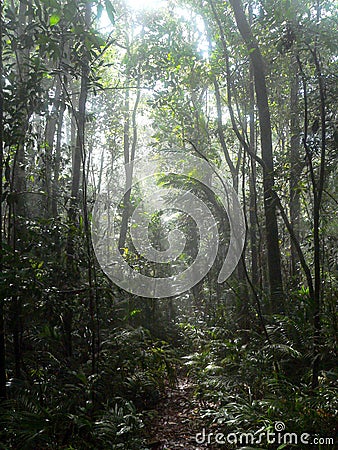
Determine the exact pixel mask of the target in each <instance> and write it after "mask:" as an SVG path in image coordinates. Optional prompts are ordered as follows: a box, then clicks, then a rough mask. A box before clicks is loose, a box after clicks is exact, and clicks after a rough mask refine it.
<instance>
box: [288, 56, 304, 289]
mask: <svg viewBox="0 0 338 450" xmlns="http://www.w3.org/2000/svg"><path fill="white" fill-rule="evenodd" d="M290 68H291V77H292V78H291V89H290V116H291V117H290V134H291V136H290V164H291V166H290V222H291V225H292V228H293V231H294V233H295V237H296V239H297V240H298V241H299V219H300V191H299V187H298V184H299V178H300V175H301V172H302V162H301V158H300V123H299V97H298V92H299V77H298V70H297V61H296V59H295V57H294V56H293V55H292V56H291V61H290ZM298 262H299V257H298V252H297V250H296V247H295V244H294V242H293V240H291V268H290V269H291V277H292V279H293V284H294V285H295V286H296V285H297V279H298V268H297V266H298Z"/></svg>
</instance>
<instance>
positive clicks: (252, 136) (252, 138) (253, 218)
mask: <svg viewBox="0 0 338 450" xmlns="http://www.w3.org/2000/svg"><path fill="white" fill-rule="evenodd" d="M249 21H250V25H251V22H252V6H251V4H250V5H249ZM254 84H255V80H254V72H253V67H252V62H251V61H250V69H249V147H250V152H251V153H252V154H253V155H256V128H255V88H254ZM256 172H257V171H256V161H255V159H254V158H253V157H252V156H250V175H249V190H250V202H249V220H250V247H251V277H252V284H253V285H254V286H255V287H257V286H258V282H259V274H258V242H257V228H258V223H257V222H258V221H257V191H256V182H257V180H256V178H257V173H256Z"/></svg>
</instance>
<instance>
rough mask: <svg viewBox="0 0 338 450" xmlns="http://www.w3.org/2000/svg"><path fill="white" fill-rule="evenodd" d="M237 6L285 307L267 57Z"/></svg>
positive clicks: (270, 250)
mask: <svg viewBox="0 0 338 450" xmlns="http://www.w3.org/2000/svg"><path fill="white" fill-rule="evenodd" d="M230 3H231V6H232V8H233V11H234V14H235V19H236V23H237V26H238V29H239V32H240V34H241V35H242V38H243V40H244V42H245V44H246V46H247V49H248V51H249V54H250V59H251V62H252V67H253V72H254V80H255V91H256V99H257V107H258V114H259V126H260V138H261V148H262V160H263V162H264V167H263V187H264V212H265V228H266V243H267V257H268V269H269V285H270V295H271V301H272V309H273V311H274V312H282V311H283V309H284V308H283V284H282V272H281V259H280V249H279V242H278V225H277V216H276V204H275V199H274V196H273V190H274V165H273V156H272V134H271V120H270V111H269V104H268V95H267V88H266V79H265V73H264V69H263V67H264V61H263V58H262V55H261V52H260V50H259V47H258V44H257V42H256V40H255V38H254V36H253V34H252V30H251V28H250V26H249V24H248V21H247V19H246V16H245V13H244V10H243V6H242V2H241V1H240V0H230Z"/></svg>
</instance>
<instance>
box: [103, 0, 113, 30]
mask: <svg viewBox="0 0 338 450" xmlns="http://www.w3.org/2000/svg"><path fill="white" fill-rule="evenodd" d="M104 4H105V6H106V10H107V14H108V17H109V20H110V21H111V23H112V24H113V25H114V23H115V9H114V6H113V5H112V3H111V1H110V0H105V2H104Z"/></svg>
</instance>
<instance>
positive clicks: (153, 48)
mask: <svg viewBox="0 0 338 450" xmlns="http://www.w3.org/2000/svg"><path fill="white" fill-rule="evenodd" d="M144 3H145V7H144V9H142V8H140V7H138V8H136V7H135V8H133V7H132V6H133V5H134V6H135V2H131V1H130V2H122V1H120V0H116V1H115V0H92V1H86V0H25V1H17V0H11V1H9V0H4V1H2V2H1V11H0V15H1V17H0V21H1V23H0V26H1V29H0V42H1V47H0V70H1V86H0V133H1V134H0V173H1V176H0V179H1V183H0V186H1V188H0V198H1V208H0V246H1V247H0V268H1V278H0V293H1V295H0V401H1V405H0V422H1V427H0V448H2V449H48V448H51V449H68V450H71V449H74V450H75V449H76V450H80V449H127V450H132V449H146V448H150V447H149V446H147V442H148V436H149V430H151V427H152V423H153V422H152V420H153V416H154V410H155V409H156V407H157V405H158V404H159V403H160V402H161V401H162V399H163V398H164V396H165V395H166V391H167V389H168V387H170V386H174V385H175V383H176V382H177V380H178V379H179V378H180V377H182V376H188V377H189V379H190V380H191V382H192V383H193V385H194V389H195V391H194V395H195V396H196V399H197V400H198V401H199V402H200V404H201V417H202V419H203V420H204V422H205V424H206V426H207V427H208V426H209V427H210V429H213V428H212V427H213V426H214V427H215V426H217V429H218V430H220V431H222V432H223V433H224V434H227V433H228V434H229V433H234V432H236V433H239V432H249V431H252V432H257V430H264V431H269V430H273V429H274V426H275V425H274V424H275V423H276V422H278V421H282V422H283V423H284V424H285V427H286V428H285V431H287V432H290V433H291V432H294V433H298V434H301V433H309V434H310V435H311V436H319V437H330V438H336V436H335V426H336V414H337V384H336V377H337V372H336V366H337V348H336V345H337V311H336V301H337V284H338V281H337V275H338V262H337V249H336V248H337V229H338V224H337V216H336V211H337V199H336V192H337V165H336V163H337V145H338V124H337V112H336V110H337V100H336V99H337V78H336V66H337V55H336V48H337V47H336V43H337V37H338V36H337V31H336V30H337V11H336V9H335V7H334V2H331V1H328V0H317V1H307V0H273V1H272V0H264V1H263V0H261V1H260V0H257V1H256V0H249V1H248V2H246V3H242V2H241V0H229V2H223V1H221V0H205V1H202V0H168V1H163V2H149V3H150V4H151V5H152V6H153V7H152V8H151V7H149V8H148V7H147V2H144ZM176 150H180V152H181V163H182V165H183V163H184V159H185V158H187V159H188V157H189V155H193V156H194V157H198V158H201V159H203V160H204V161H207V162H208V163H209V162H210V163H212V164H214V166H215V167H218V168H219V169H221V170H222V171H223V172H225V173H226V174H227V176H228V180H229V183H230V184H231V186H232V187H233V189H234V190H235V191H236V192H237V194H238V197H239V199H240V202H241V205H242V207H243V211H244V215H245V221H246V228H247V232H246V241H245V248H244V251H243V253H242V257H241V260H240V261H239V263H238V265H237V267H236V269H235V270H234V272H233V273H232V275H231V276H230V278H228V279H227V280H226V281H225V282H223V283H218V282H217V279H218V273H219V270H220V267H221V264H222V260H223V259H224V250H225V249H226V245H227V241H228V239H229V237H228V236H229V223H228V221H227V219H226V213H225V212H224V210H223V209H222V207H221V205H220V202H219V201H218V200H217V198H215V196H214V195H213V193H212V192H211V191H210V190H208V189H205V188H204V189H203V187H202V186H201V185H200V183H198V182H197V181H196V179H194V173H191V174H189V176H188V177H183V176H181V177H180V176H174V175H173V174H169V175H168V174H166V175H163V174H162V176H160V177H157V178H156V183H157V185H158V186H161V187H165V188H170V187H174V188H175V189H181V188H182V187H184V188H185V189H186V190H189V191H190V192H192V193H194V194H196V195H199V196H200V198H201V201H202V202H203V203H204V204H205V205H207V206H208V208H209V209H210V210H211V211H212V212H213V214H214V215H215V216H216V217H217V226H218V229H219V237H220V242H221V244H223V250H222V249H220V250H219V252H218V254H217V258H216V261H215V264H214V265H213V267H212V268H211V269H210V271H209V272H208V274H207V275H206V276H205V277H204V278H203V279H202V280H200V281H199V282H198V283H197V284H196V285H195V286H193V287H192V288H191V289H189V290H188V291H186V292H182V293H180V294H179V295H177V296H175V297H170V298H161V299H157V298H145V297H139V296H137V295H134V294H132V293H129V292H127V291H125V290H123V289H121V288H120V287H119V286H118V285H117V284H116V283H114V282H112V281H111V280H110V278H109V277H107V276H106V275H105V273H104V272H103V270H102V268H101V266H100V264H98V261H97V258H96V255H95V253H94V249H93V245H92V244H93V242H92V241H93V236H92V233H91V222H92V217H93V206H94V203H95V201H96V200H97V198H98V196H99V194H100V193H103V192H109V191H110V192H111V191H112V189H114V192H118V193H119V195H120V196H121V198H122V200H121V201H120V203H119V204H118V208H117V215H116V224H117V229H118V244H119V249H120V253H121V255H122V256H123V258H124V259H125V261H127V262H128V264H130V265H132V266H133V267H134V270H136V271H138V272H140V273H141V272H142V273H147V274H148V276H149V274H153V275H154V274H156V276H160V277H168V276H172V275H173V274H175V273H176V271H179V270H180V268H181V267H183V266H184V267H186V266H187V265H189V264H191V261H192V260H193V259H194V258H195V257H196V249H195V247H196V246H197V247H198V244H199V241H200V240H199V239H198V231H197V230H196V226H195V224H194V221H193V220H192V219H191V218H190V217H189V215H188V214H186V213H177V211H176V213H175V214H173V211H170V212H169V215H168V216H166V215H165V214H164V213H163V212H154V213H153V214H152V215H151V217H150V222H149V227H148V232H149V235H150V236H151V242H152V244H153V246H154V247H155V248H156V249H157V250H160V251H163V250H166V249H167V248H168V241H167V235H168V233H169V232H170V231H172V230H173V229H179V230H180V231H181V232H182V233H184V234H185V235H186V239H187V243H188V244H187V246H186V248H185V249H184V252H183V254H182V255H181V256H180V257H179V258H177V260H175V261H174V262H173V264H171V265H170V264H160V265H159V266H160V267H157V268H154V264H153V263H150V262H149V261H147V260H146V258H144V257H142V255H140V254H139V253H138V252H137V250H136V249H135V247H134V246H133V241H132V236H131V233H130V229H129V228H130V222H131V215H132V211H134V210H135V209H136V207H137V205H138V204H139V201H140V200H142V198H141V197H142V195H141V192H140V191H138V190H137V189H135V190H129V191H127V192H126V193H124V192H123V186H122V188H116V186H117V184H118V183H119V182H120V179H124V177H125V176H127V175H128V174H127V175H126V174H125V173H124V169H123V165H124V164H127V163H133V161H136V159H137V158H140V159H141V160H142V161H143V162H144V163H145V164H147V161H148V160H149V158H150V157H151V156H153V155H157V156H158V157H159V158H162V160H163V161H164V162H165V161H166V160H167V158H169V156H168V155H169V154H171V153H172V152H173V151H176ZM182 155H183V156H182ZM122 183H123V182H122ZM117 189H120V190H117ZM168 190H170V189H168ZM172 191H173V192H174V190H172ZM216 197H217V196H216ZM224 246H225V247H224ZM292 446H294V447H295V448H332V449H333V448H334V443H333V441H332V442H331V443H330V444H322V445H321V444H318V445H314V444H312V446H309V445H303V444H301V443H298V444H297V445H292V444H288V445H283V444H282V445H279V446H278V445H277V444H276V443H268V442H266V441H264V442H262V443H260V444H257V446H256V447H257V448H258V447H259V448H284V447H286V448H291V447H292ZM239 447H240V446H239V445H237V448H239ZM208 448H218V447H217V444H216V443H213V444H210V445H209V447H208ZM219 448H236V445H235V444H233V445H230V444H229V445H228V447H226V446H224V445H223V446H220V447H219Z"/></svg>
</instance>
